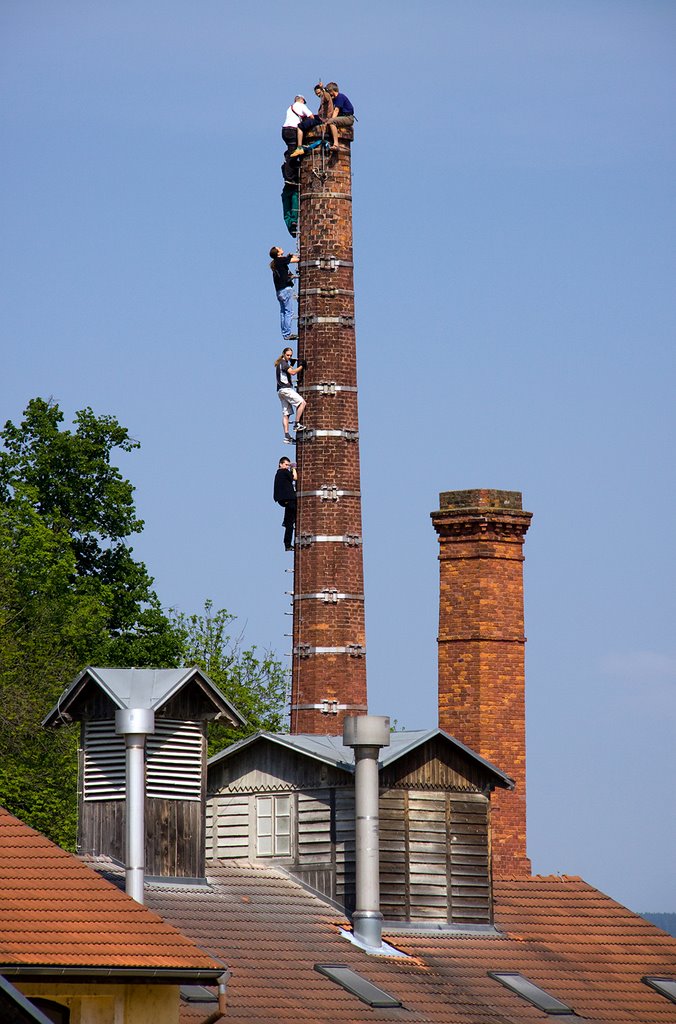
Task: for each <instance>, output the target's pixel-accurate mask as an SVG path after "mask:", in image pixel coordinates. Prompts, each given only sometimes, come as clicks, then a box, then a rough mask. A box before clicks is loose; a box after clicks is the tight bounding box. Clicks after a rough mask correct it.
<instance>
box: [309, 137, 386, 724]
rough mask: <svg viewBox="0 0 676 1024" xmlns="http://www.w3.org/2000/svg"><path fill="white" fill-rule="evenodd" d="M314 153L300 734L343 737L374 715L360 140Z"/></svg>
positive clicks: (344, 139) (311, 156) (346, 139)
mask: <svg viewBox="0 0 676 1024" xmlns="http://www.w3.org/2000/svg"><path fill="white" fill-rule="evenodd" d="M340 136H341V139H340V142H341V147H340V152H339V154H336V155H334V154H331V155H329V154H327V153H325V152H324V151H323V150H313V151H311V152H309V153H307V154H306V156H305V157H304V158H303V161H302V166H301V184H300V219H299V232H300V263H299V265H298V269H299V275H300V280H299V309H298V336H299V342H298V354H299V357H300V358H301V359H305V360H306V361H307V369H306V371H305V376H304V380H303V383H302V385H301V386H300V390H301V392H302V393H303V396H304V397H305V398H306V399H307V403H308V404H307V409H306V411H305V414H304V417H303V419H304V422H305V426H306V430H305V431H304V432H299V433H298V435H297V438H298V441H297V461H298V483H297V491H298V518H297V523H296V550H295V556H294V616H293V669H292V690H291V732H292V733H317V734H324V735H336V736H338V735H341V734H342V730H343V719H344V718H345V716H346V715H359V714H365V713H366V711H367V705H366V658H365V654H366V634H365V624H364V569H363V560H362V526H361V485H360V474H359V434H358V431H359V419H358V410H357V352H356V341H355V326H354V280H353V263H352V183H351V169H350V142H351V140H352V131H351V130H349V129H347V130H341V132H340Z"/></svg>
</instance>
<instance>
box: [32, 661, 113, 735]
mask: <svg viewBox="0 0 676 1024" xmlns="http://www.w3.org/2000/svg"><path fill="white" fill-rule="evenodd" d="M89 679H93V680H94V681H95V682H96V683H97V685H98V686H100V687H101V689H102V690H103V691H104V692H105V694H106V695H107V696H108V697H110V699H111V701H112V702H113V704H115V705H116V707H118V708H122V707H124V705H123V704H121V703H120V700H119V699H118V697H117V695H116V694H115V693H114V691H113V690H111V689H110V687H109V686H106V683H105V682H104V680H103V679H102V678H101V676H100V675H98V673H97V672H96V669H93V668H92V667H91V665H88V666H87V667H86V668H83V669H82V671H81V672H80V673H78V675H77V676H76V677H75V679H74V680H73V682H72V683H71V684H70V686H68V687H67V688H66V689H65V690H64V692H63V693H62V694H61V696H60V697H59V699H58V700H57V702H56V704H55V705H54V707H53V708H52V709H51V711H49V712H48V713H47V714H46V715H45V717H44V718H43V719H42V723H41V725H42V728H43V729H46V728H48V727H49V726H55V725H65V724H69V722H68V719H66V718H65V717H64V712H65V713H67V711H68V707H69V706H70V704H72V703H73V701H74V700H75V699H76V698H77V697H78V696H79V695H80V693H81V692H82V690H83V689H84V688H85V686H86V685H87V682H88V680H89Z"/></svg>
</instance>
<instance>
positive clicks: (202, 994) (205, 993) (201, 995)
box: [180, 985, 218, 1003]
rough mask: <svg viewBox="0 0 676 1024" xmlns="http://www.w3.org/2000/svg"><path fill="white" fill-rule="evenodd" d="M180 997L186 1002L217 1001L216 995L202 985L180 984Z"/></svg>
mask: <svg viewBox="0 0 676 1024" xmlns="http://www.w3.org/2000/svg"><path fill="white" fill-rule="evenodd" d="M180 992H181V999H183V1001H184V1002H186V1003H217V1002H218V996H217V995H216V993H215V992H211V991H210V990H209V989H208V988H205V987H204V985H181V988H180Z"/></svg>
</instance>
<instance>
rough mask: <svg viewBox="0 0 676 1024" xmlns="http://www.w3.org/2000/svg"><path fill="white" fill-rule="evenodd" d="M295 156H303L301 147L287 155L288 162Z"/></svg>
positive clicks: (303, 152)
mask: <svg viewBox="0 0 676 1024" xmlns="http://www.w3.org/2000/svg"><path fill="white" fill-rule="evenodd" d="M296 156H305V150H304V149H303V147H302V146H298V148H297V149H294V151H293V153H289V159H290V160H293V158H294V157H296Z"/></svg>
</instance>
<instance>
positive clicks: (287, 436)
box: [284, 434, 296, 444]
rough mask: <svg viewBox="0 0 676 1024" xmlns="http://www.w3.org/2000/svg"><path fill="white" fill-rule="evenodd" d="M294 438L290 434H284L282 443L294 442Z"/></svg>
mask: <svg viewBox="0 0 676 1024" xmlns="http://www.w3.org/2000/svg"><path fill="white" fill-rule="evenodd" d="M295 443H296V441H295V438H293V437H291V434H285V435H284V444H295Z"/></svg>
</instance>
